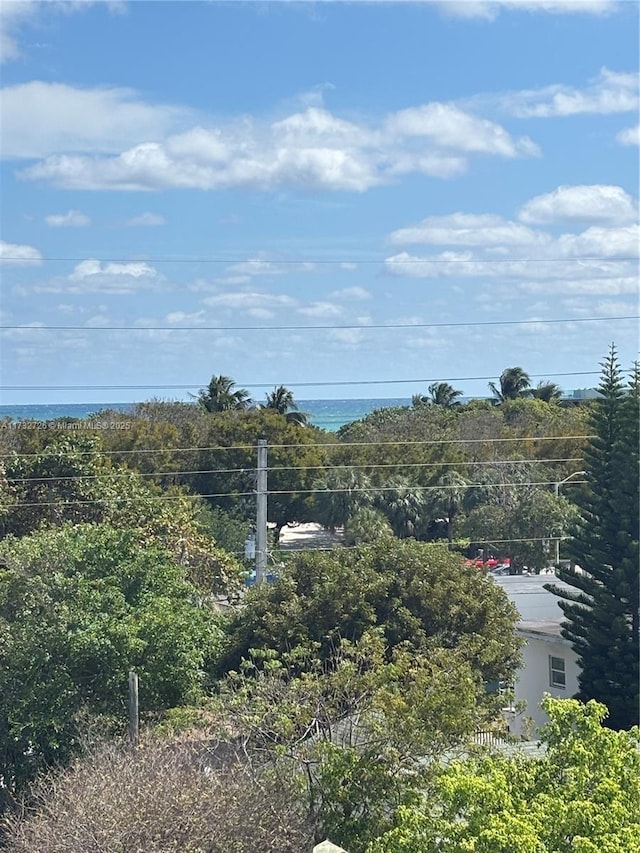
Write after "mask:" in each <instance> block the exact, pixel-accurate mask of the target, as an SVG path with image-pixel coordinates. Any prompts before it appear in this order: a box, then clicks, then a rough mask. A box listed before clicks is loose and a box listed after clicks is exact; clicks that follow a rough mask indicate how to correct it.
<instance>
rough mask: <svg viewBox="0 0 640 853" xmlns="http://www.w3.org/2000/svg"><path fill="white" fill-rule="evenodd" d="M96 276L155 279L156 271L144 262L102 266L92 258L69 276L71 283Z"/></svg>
mask: <svg viewBox="0 0 640 853" xmlns="http://www.w3.org/2000/svg"><path fill="white" fill-rule="evenodd" d="M97 275H105V276H106V275H110V276H126V277H127V278H156V277H157V275H158V272H157V270H155V269H154V268H153V267H151V266H149V264H147V263H145V262H144V261H131V262H129V263H116V262H110V263H106V264H102V263H101V262H100V261H97V260H95V259H94V258H89V259H87V260H86V261H81V263H79V264H78V265H77V266H76V267H75V269H74V271H73V272H72V273H71V275H70V276H69V278H70V280H71V281H83V280H84V279H87V278H92V277H93V276H97Z"/></svg>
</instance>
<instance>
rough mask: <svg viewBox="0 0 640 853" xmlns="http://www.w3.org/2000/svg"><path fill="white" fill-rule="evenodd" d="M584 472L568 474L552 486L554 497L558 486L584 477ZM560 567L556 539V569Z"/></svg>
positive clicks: (558, 548)
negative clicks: (581, 476)
mask: <svg viewBox="0 0 640 853" xmlns="http://www.w3.org/2000/svg"><path fill="white" fill-rule="evenodd" d="M586 473H587V472H586V471H574V472H573V474H569V476H568V477H565V478H564V480H560V482H558V483H554V484H553V493H554V495H555V496H556V497H559V495H560V486H562V485H564V483H568V482H569V480H572V479H573V478H574V477H578V476H580V475H583V476H584V475H585V474H586ZM559 565H560V539H559V538H558V539H556V568H557V567H558V566H559Z"/></svg>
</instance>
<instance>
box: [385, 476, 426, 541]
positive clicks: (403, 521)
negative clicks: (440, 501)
mask: <svg viewBox="0 0 640 853" xmlns="http://www.w3.org/2000/svg"><path fill="white" fill-rule="evenodd" d="M378 506H379V507H380V509H381V510H382V512H383V513H384V514H385V515H386V517H387V518H388V520H389V524H390V525H391V527H392V529H393V532H394V533H395V535H396V536H398V537H400V538H406V537H408V536H417V535H418V534H419V533H420V532H421V530H422V529H423V528H424V526H425V521H426V499H425V494H424V491H423V489H421V488H420V486H417V485H416V484H415V483H412V482H411V481H410V480H408V479H406V478H405V477H393V478H392V479H391V480H389V482H388V484H387V486H386V488H385V490H384V491H383V492H381V493H380V495H379V497H378Z"/></svg>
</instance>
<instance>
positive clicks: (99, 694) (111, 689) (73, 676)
mask: <svg viewBox="0 0 640 853" xmlns="http://www.w3.org/2000/svg"><path fill="white" fill-rule="evenodd" d="M0 559H1V560H2V567H1V568H0V695H2V697H3V701H2V707H1V710H0V767H2V775H3V781H4V784H5V785H6V786H7V787H8V788H9V789H11V790H16V789H19V788H21V787H22V786H23V785H24V784H25V783H26V782H27V781H28V780H29V779H30V778H32V777H33V775H34V774H35V773H36V772H37V771H38V770H39V769H41V768H43V767H47V766H50V765H51V764H53V763H58V762H62V763H64V762H66V761H67V760H68V759H69V757H70V756H71V755H72V754H73V752H74V750H75V748H76V746H77V734H78V730H77V716H78V714H79V713H80V711H81V710H83V709H85V710H88V711H89V712H91V713H102V714H107V715H114V716H117V717H120V718H121V719H122V718H124V716H125V714H126V711H125V708H126V689H127V677H128V672H129V669H130V668H134V669H136V671H137V672H138V673H139V675H140V702H141V708H142V709H143V710H158V709H162V708H167V707H170V706H172V705H176V704H179V703H181V702H186V701H189V700H194V699H196V698H197V697H198V695H199V694H200V691H201V689H202V687H203V677H204V676H203V673H204V670H205V669H206V664H207V661H208V660H209V659H210V658H211V657H212V655H214V653H215V652H216V650H217V648H218V645H219V641H220V632H219V630H218V629H217V628H216V625H215V622H214V619H213V616H212V613H211V611H210V610H209V608H208V607H207V606H206V605H205V604H201V603H200V602H201V601H202V599H201V596H200V595H199V593H198V590H197V589H196V588H195V587H194V586H193V585H192V584H191V583H189V582H188V580H187V579H186V572H185V569H184V567H182V566H179V565H177V564H176V562H175V561H174V560H173V559H172V556H171V555H170V554H169V553H168V552H167V551H165V550H163V549H161V548H159V547H158V546H157V545H155V546H154V545H150V544H149V543H146V542H145V541H144V539H143V538H141V536H140V535H139V534H138V533H136V532H135V531H130V530H126V529H114V528H113V527H109V526H107V525H87V524H79V525H74V526H71V525H67V526H64V527H61V528H56V529H52V530H43V531H39V532H37V533H34V534H32V535H30V536H24V537H22V538H21V539H16V538H13V537H8V538H6V539H4V540H3V541H2V542H1V543H0Z"/></svg>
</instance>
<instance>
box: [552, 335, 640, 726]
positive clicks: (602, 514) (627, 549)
mask: <svg viewBox="0 0 640 853" xmlns="http://www.w3.org/2000/svg"><path fill="white" fill-rule="evenodd" d="M599 391H600V395H601V396H600V398H599V399H598V400H597V401H596V402H595V405H594V407H593V410H592V412H593V413H592V420H591V430H592V432H593V434H594V435H595V437H594V438H592V439H590V440H589V442H588V444H587V448H586V453H585V469H586V479H587V486H586V488H585V489H584V490H580V491H576V498H575V501H576V504H577V507H578V510H579V520H578V523H577V525H576V527H575V530H574V535H573V539H572V541H571V543H570V550H571V553H572V555H573V557H574V559H575V561H576V563H577V564H578V565H579V566H580V572H579V573H578V572H574V571H570V570H562V571H560V572H559V577H560V578H561V580H563V581H565V583H567V584H569V585H570V586H571V587H573V589H572V590H565V591H563V590H560V589H559V588H558V587H554V586H550V589H551V590H552V591H553V592H555V594H556V595H558V596H560V598H561V600H560V602H559V603H560V607H561V608H562V610H563V611H564V614H565V617H566V622H565V625H564V629H563V633H564V636H565V637H567V638H568V639H569V640H571V642H572V643H573V647H574V649H575V650H576V652H577V654H578V658H579V661H580V667H581V670H580V674H579V676H578V683H579V686H580V693H579V695H580V698H582V699H585V700H587V699H597V700H598V701H600V702H604V703H606V705H607V707H608V708H609V712H610V718H609V721H608V722H609V725H611V726H613V727H614V728H621V727H622V728H627V727H629V726H631V725H634V724H637V723H638V714H639V710H640V708H639V696H638V687H639V680H640V671H639V667H640V664H639V659H638V658H639V644H638V635H639V621H640V612H639V605H640V594H639V573H638V563H639V548H638V518H639V517H640V508H639V504H638V499H639V491H640V488H639V486H640V483H639V481H638V476H639V475H638V462H639V460H638V449H639V435H638V430H639V420H640V374H639V371H638V368H637V366H636V368H635V370H634V371H633V373H632V376H631V380H630V382H629V383H628V385H626V387H625V382H624V380H623V377H622V371H621V369H620V365H619V363H618V358H617V355H616V352H615V349H614V348H613V347H612V348H611V351H610V353H609V355H608V356H607V358H606V359H605V361H604V363H603V371H602V379H601V382H600V386H599Z"/></svg>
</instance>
